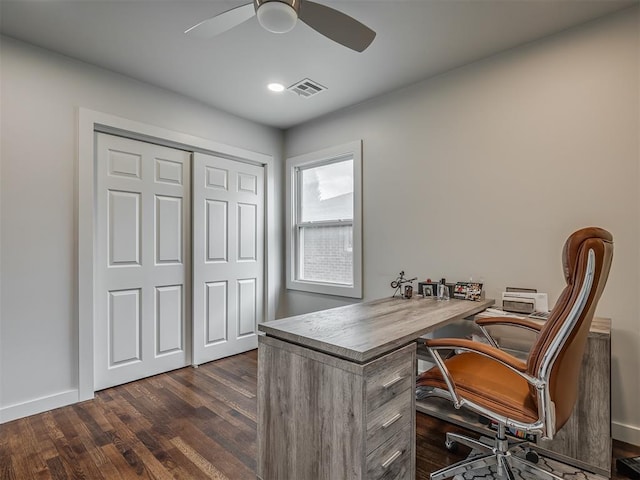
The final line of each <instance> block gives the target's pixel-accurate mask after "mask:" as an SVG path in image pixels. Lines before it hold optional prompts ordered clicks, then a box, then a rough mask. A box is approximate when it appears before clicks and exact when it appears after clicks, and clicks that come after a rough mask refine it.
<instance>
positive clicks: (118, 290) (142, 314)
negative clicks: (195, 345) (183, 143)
mask: <svg viewBox="0 0 640 480" xmlns="http://www.w3.org/2000/svg"><path fill="white" fill-rule="evenodd" d="M96 135H97V149H98V151H97V165H96V172H97V189H96V191H97V225H96V230H97V245H96V247H97V259H98V265H97V266H96V270H97V272H96V273H97V279H98V280H97V291H98V295H97V301H96V324H95V337H94V338H95V339H94V342H95V345H94V351H95V363H94V375H95V376H94V378H95V389H96V390H99V389H102V388H107V387H110V386H113V385H119V384H122V383H126V382H129V381H132V380H136V379H139V378H143V377H147V376H150V375H155V374H157V373H161V372H166V371H168V370H172V369H175V368H180V367H184V366H185V365H188V364H189V361H190V359H191V351H190V341H189V339H190V335H191V329H190V318H191V317H190V315H191V308H190V299H191V291H190V288H189V279H190V275H191V271H190V261H191V257H190V246H191V242H190V236H189V232H190V218H191V213H190V192H189V182H190V178H191V176H190V154H189V153H187V152H184V151H181V150H176V149H172V148H167V147H161V146H157V145H152V144H148V143H144V142H139V141H135V140H130V139H125V138H121V137H116V136H112V135H106V134H101V133H99V134H96Z"/></svg>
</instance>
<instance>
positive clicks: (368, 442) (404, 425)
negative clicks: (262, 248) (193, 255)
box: [258, 336, 415, 480]
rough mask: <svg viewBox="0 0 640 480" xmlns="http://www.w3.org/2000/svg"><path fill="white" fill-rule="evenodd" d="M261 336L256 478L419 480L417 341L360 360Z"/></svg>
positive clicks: (278, 479) (292, 479) (283, 479)
mask: <svg viewBox="0 0 640 480" xmlns="http://www.w3.org/2000/svg"><path fill="white" fill-rule="evenodd" d="M259 341H260V348H259V352H258V355H259V356H258V392H259V393H258V394H259V398H258V424H260V425H262V426H263V428H261V429H260V433H259V436H258V477H259V478H262V479H264V480H275V479H277V480H287V479H291V480H294V479H295V480H298V479H302V478H305V479H307V478H308V479H317V480H321V479H327V480H333V479H337V478H340V479H345V480H347V479H364V478H366V479H371V480H377V479H408V478H414V477H415V396H414V391H415V390H414V368H415V367H414V365H415V344H410V345H407V346H405V347H402V348H399V349H397V350H395V351H393V352H391V353H389V354H387V355H384V356H382V357H380V358H377V359H375V360H373V361H370V362H368V363H364V364H357V363H354V362H351V361H349V360H344V359H340V358H337V357H334V356H331V355H327V354H324V353H321V352H318V351H315V350H311V349H308V348H304V347H301V346H299V345H294V344H291V343H288V342H283V341H281V340H278V339H275V338H271V337H263V336H261V337H260V339H259Z"/></svg>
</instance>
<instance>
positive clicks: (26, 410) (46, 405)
mask: <svg viewBox="0 0 640 480" xmlns="http://www.w3.org/2000/svg"><path fill="white" fill-rule="evenodd" d="M76 402H78V390H77V389H74V390H67V391H66V392H60V393H56V394H53V395H48V396H46V397H40V398H35V399H33V400H27V401H26V402H22V403H15V404H13V405H8V406H6V407H2V408H0V424H2V423H7V422H11V421H12V420H17V419H19V418H24V417H28V416H30V415H35V414H36V413H42V412H46V411H47V410H53V409H54V408H59V407H64V406H66V405H71V404H72V403H76Z"/></svg>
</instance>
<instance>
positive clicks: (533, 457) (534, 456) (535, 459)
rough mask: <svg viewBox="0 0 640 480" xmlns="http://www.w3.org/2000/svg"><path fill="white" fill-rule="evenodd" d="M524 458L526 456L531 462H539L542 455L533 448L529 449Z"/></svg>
mask: <svg viewBox="0 0 640 480" xmlns="http://www.w3.org/2000/svg"><path fill="white" fill-rule="evenodd" d="M524 458H526V459H527V460H528V461H530V462H531V463H538V460H540V456H539V455H538V454H537V453H536V452H534V451H533V450H527V451H526V453H525V454H524Z"/></svg>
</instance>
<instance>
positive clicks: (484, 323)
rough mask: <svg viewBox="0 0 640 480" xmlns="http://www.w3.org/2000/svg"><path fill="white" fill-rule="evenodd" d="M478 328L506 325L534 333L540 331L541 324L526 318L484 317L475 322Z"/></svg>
mask: <svg viewBox="0 0 640 480" xmlns="http://www.w3.org/2000/svg"><path fill="white" fill-rule="evenodd" d="M475 322H476V325H478V326H479V327H490V326H492V325H507V326H512V327H520V328H524V329H527V330H532V331H534V332H540V330H542V324H540V323H538V322H535V321H533V320H529V319H526V318H515V317H486V318H478V319H476V320H475Z"/></svg>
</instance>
